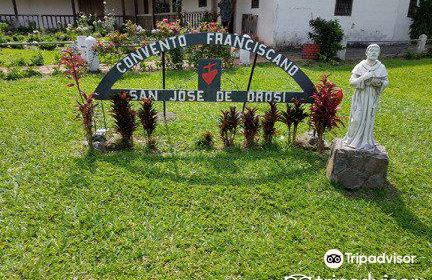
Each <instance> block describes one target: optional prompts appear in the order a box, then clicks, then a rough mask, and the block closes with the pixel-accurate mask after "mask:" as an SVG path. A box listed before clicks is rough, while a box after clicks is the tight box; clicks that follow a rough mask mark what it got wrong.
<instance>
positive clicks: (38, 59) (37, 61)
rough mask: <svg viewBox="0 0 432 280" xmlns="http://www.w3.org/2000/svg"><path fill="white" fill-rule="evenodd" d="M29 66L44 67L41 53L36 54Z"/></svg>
mask: <svg viewBox="0 0 432 280" xmlns="http://www.w3.org/2000/svg"><path fill="white" fill-rule="evenodd" d="M28 65H29V66H42V65H44V58H43V55H42V54H41V53H38V54H36V55H35V56H34V57H32V58H31V60H30V63H29V64H28Z"/></svg>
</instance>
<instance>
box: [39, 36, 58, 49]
mask: <svg viewBox="0 0 432 280" xmlns="http://www.w3.org/2000/svg"><path fill="white" fill-rule="evenodd" d="M43 41H44V42H56V41H57V40H56V38H55V37H53V36H47V37H45V38H44V39H43ZM56 47H57V45H56V44H49V43H48V44H41V45H39V48H40V49H41V50H47V51H52V50H55V48H56Z"/></svg>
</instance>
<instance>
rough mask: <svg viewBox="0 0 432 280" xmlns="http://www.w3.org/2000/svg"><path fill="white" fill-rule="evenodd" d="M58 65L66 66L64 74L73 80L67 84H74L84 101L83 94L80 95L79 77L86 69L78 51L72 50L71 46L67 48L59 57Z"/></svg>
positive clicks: (70, 85)
mask: <svg viewBox="0 0 432 280" xmlns="http://www.w3.org/2000/svg"><path fill="white" fill-rule="evenodd" d="M60 65H63V66H64V67H65V68H66V70H65V71H64V73H65V75H66V76H68V77H69V78H70V79H72V80H73V83H70V84H68V86H69V87H73V86H76V87H77V89H78V94H79V95H80V98H81V100H82V101H84V100H83V99H84V96H82V95H81V94H82V90H81V86H80V79H81V77H82V75H83V74H84V72H85V70H86V67H87V63H86V61H85V60H84V58H83V57H82V56H81V55H80V54H79V53H77V52H76V51H74V50H73V49H72V48H68V49H66V50H65V51H64V52H63V54H62V56H61V58H60Z"/></svg>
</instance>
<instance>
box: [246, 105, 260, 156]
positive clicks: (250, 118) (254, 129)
mask: <svg viewBox="0 0 432 280" xmlns="http://www.w3.org/2000/svg"><path fill="white" fill-rule="evenodd" d="M242 122H243V123H242V126H243V135H244V137H245V140H244V144H243V145H244V147H245V148H250V147H253V146H255V145H256V138H257V136H258V132H259V128H260V121H259V116H258V114H257V109H256V108H246V111H245V112H244V113H243V117H242Z"/></svg>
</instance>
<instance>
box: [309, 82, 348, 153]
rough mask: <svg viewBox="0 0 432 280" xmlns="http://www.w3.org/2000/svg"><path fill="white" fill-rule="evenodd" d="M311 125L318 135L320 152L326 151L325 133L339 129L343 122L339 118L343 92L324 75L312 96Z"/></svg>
mask: <svg viewBox="0 0 432 280" xmlns="http://www.w3.org/2000/svg"><path fill="white" fill-rule="evenodd" d="M312 98H313V100H314V103H313V104H312V106H311V116H310V117H311V124H312V126H313V128H314V129H315V131H316V133H317V135H318V143H317V145H318V150H319V151H320V152H322V151H323V150H324V133H325V132H326V131H330V130H331V129H333V128H335V127H338V126H339V125H340V124H341V123H342V121H341V119H340V117H339V116H338V111H339V110H340V107H339V105H340V104H341V102H342V99H343V91H342V89H341V88H339V87H337V86H336V85H335V84H334V83H332V82H331V81H330V80H329V78H328V75H324V76H323V77H322V78H321V81H320V82H319V83H318V84H317V85H316V91H315V93H314V95H313V96H312Z"/></svg>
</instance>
